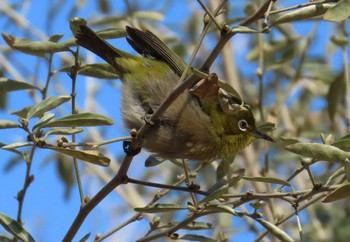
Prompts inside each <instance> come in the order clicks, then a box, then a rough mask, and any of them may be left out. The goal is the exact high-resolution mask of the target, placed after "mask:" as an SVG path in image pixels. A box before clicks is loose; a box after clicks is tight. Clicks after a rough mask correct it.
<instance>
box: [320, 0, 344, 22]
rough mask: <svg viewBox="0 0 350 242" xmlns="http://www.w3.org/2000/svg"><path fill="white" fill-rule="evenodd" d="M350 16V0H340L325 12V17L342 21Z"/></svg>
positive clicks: (329, 19)
mask: <svg viewBox="0 0 350 242" xmlns="http://www.w3.org/2000/svg"><path fill="white" fill-rule="evenodd" d="M349 17H350V0H340V1H339V2H337V4H335V5H334V6H332V7H331V8H330V9H328V10H327V12H326V13H325V14H324V16H323V19H324V20H328V21H334V22H340V21H344V20H346V19H348V18H349Z"/></svg>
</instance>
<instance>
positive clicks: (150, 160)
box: [145, 154, 165, 167]
mask: <svg viewBox="0 0 350 242" xmlns="http://www.w3.org/2000/svg"><path fill="white" fill-rule="evenodd" d="M164 161H165V160H164V159H161V158H158V157H157V156H156V155H153V154H152V155H150V156H148V157H147V159H146V161H145V167H152V166H157V165H160V164H162V163H163V162H164Z"/></svg>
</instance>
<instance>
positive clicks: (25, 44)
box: [1, 32, 69, 57]
mask: <svg viewBox="0 0 350 242" xmlns="http://www.w3.org/2000/svg"><path fill="white" fill-rule="evenodd" d="M1 35H2V37H3V39H4V40H5V41H6V43H7V44H8V45H9V46H10V47H11V48H12V49H14V50H19V51H21V52H24V53H27V54H30V55H35V56H40V57H43V56H45V54H48V53H50V54H52V53H55V52H60V51H68V50H69V48H68V47H67V46H66V45H65V44H59V43H55V42H52V41H31V40H29V39H26V38H19V37H14V36H12V35H10V34H8V33H4V32H3V33H1Z"/></svg>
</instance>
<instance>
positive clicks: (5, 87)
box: [0, 77, 39, 92]
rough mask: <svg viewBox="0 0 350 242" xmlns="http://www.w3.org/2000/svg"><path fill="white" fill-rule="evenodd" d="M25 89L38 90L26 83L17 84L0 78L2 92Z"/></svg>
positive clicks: (17, 82)
mask: <svg viewBox="0 0 350 242" xmlns="http://www.w3.org/2000/svg"><path fill="white" fill-rule="evenodd" d="M25 89H39V88H37V87H36V86H33V85H31V84H29V83H26V82H19V81H15V80H11V79H7V78H5V77H0V90H1V91H2V92H11V91H18V90H25Z"/></svg>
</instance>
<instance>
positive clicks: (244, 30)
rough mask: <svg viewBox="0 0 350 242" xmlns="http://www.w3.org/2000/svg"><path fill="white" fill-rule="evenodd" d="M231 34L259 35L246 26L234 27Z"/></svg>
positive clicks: (256, 31)
mask: <svg viewBox="0 0 350 242" xmlns="http://www.w3.org/2000/svg"><path fill="white" fill-rule="evenodd" d="M231 31H232V33H243V34H258V33H261V32H260V31H258V30H256V29H251V28H248V27H246V26H236V27H233V28H232V30H231Z"/></svg>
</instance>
